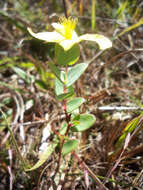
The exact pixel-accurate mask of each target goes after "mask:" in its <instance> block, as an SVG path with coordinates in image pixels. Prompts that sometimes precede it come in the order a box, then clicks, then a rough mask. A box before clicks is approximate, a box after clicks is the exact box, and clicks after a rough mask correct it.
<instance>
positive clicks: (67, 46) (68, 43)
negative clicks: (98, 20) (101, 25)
mask: <svg viewBox="0 0 143 190" xmlns="http://www.w3.org/2000/svg"><path fill="white" fill-rule="evenodd" d="M78 42H80V40H79V37H78V36H77V34H76V32H75V31H73V34H72V38H71V39H66V38H65V39H64V40H62V41H61V42H59V45H60V46H62V47H63V48H64V50H65V51H67V50H69V49H70V48H71V47H72V46H73V45H75V44H76V43H78Z"/></svg>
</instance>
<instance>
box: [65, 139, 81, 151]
mask: <svg viewBox="0 0 143 190" xmlns="http://www.w3.org/2000/svg"><path fill="white" fill-rule="evenodd" d="M77 146H78V140H76V139H72V140H68V141H67V142H66V143H65V144H64V145H63V149H62V155H66V154H68V153H70V152H72V151H73V150H75V149H76V148H77Z"/></svg>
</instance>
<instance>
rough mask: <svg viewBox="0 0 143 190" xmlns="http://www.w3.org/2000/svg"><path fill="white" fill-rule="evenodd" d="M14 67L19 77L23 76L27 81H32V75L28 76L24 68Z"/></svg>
mask: <svg viewBox="0 0 143 190" xmlns="http://www.w3.org/2000/svg"><path fill="white" fill-rule="evenodd" d="M12 69H13V70H14V72H15V73H17V74H18V75H19V77H21V78H22V79H23V80H25V81H26V82H27V83H30V82H31V79H32V76H28V75H27V73H26V72H25V71H24V70H23V69H21V68H19V67H12ZM33 77H34V76H33Z"/></svg>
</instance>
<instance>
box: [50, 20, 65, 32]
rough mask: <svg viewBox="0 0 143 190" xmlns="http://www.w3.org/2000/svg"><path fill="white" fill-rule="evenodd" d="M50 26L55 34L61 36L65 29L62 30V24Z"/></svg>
mask: <svg viewBox="0 0 143 190" xmlns="http://www.w3.org/2000/svg"><path fill="white" fill-rule="evenodd" d="M52 26H53V28H54V29H55V30H56V31H57V32H59V33H61V34H63V35H64V31H65V29H64V26H63V25H62V24H59V23H55V22H54V23H52Z"/></svg>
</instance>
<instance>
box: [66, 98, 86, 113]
mask: <svg viewBox="0 0 143 190" xmlns="http://www.w3.org/2000/svg"><path fill="white" fill-rule="evenodd" d="M84 102H85V99H84V98H81V97H77V98H74V99H73V100H71V101H69V102H68V103H67V112H68V113H70V112H72V111H74V110H75V109H77V108H78V107H79V106H81V105H82V104H83V103H84Z"/></svg>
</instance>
